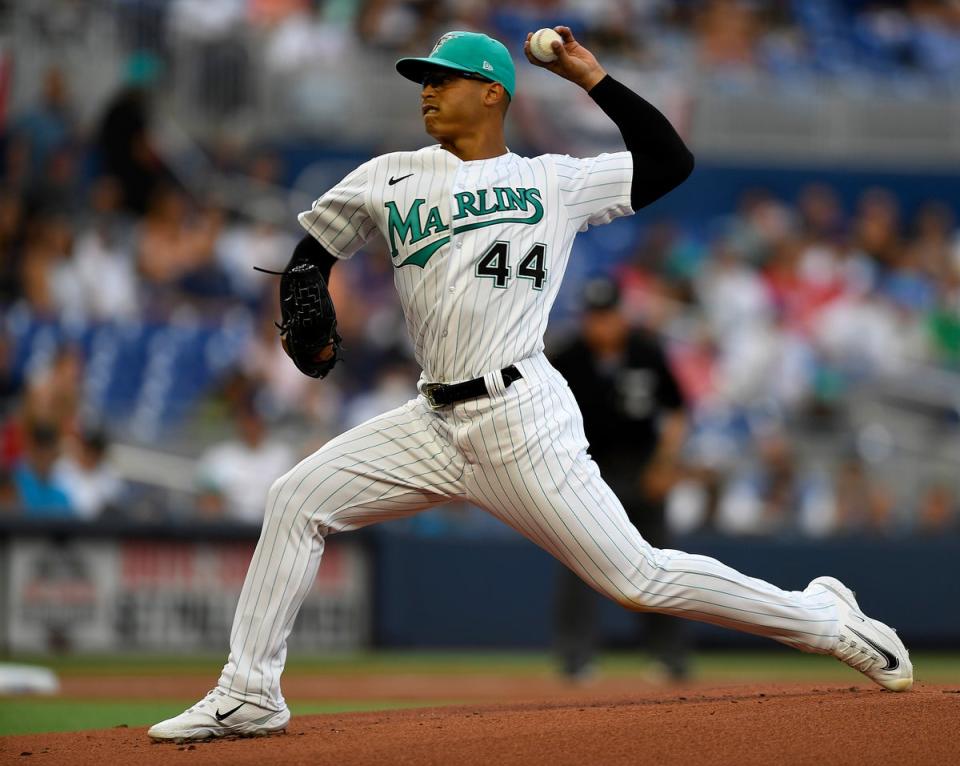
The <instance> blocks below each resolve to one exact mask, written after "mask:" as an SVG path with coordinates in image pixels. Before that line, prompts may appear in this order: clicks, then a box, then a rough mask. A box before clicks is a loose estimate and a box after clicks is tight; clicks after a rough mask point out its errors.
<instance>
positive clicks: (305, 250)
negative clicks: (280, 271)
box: [287, 234, 337, 282]
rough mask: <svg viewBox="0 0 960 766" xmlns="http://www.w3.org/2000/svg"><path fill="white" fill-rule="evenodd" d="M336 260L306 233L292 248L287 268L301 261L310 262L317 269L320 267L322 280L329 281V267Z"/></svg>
mask: <svg viewBox="0 0 960 766" xmlns="http://www.w3.org/2000/svg"><path fill="white" fill-rule="evenodd" d="M336 262H337V259H336V257H334V256H332V255H330V253H328V252H327V250H326V248H324V246H323V245H321V244H320V243H319V242H317V240H315V239H314V238H313V237H311V236H310V235H309V234H307V235H306V236H305V237H304V238H303V239H301V240H300V241H299V242H298V243H297V246H296V247H295V248H294V249H293V257H291V258H290V263H288V264H287V269H288V270H289V269H292V268H293V267H294V266H297V265H299V264H301V263H312V264H314V265H316V267H317V268H318V269H320V273H321V274H322V275H323V278H324V280H326V281H327V282H329V281H330V269H332V268H333V264H335V263H336Z"/></svg>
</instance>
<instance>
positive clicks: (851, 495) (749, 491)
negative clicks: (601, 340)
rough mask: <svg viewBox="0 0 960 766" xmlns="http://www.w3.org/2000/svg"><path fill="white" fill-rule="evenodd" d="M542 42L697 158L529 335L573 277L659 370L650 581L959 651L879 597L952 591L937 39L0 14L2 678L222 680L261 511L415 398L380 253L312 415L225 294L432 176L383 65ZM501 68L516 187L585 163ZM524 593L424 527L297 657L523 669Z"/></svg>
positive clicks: (122, 8)
mask: <svg viewBox="0 0 960 766" xmlns="http://www.w3.org/2000/svg"><path fill="white" fill-rule="evenodd" d="M560 23H564V24H569V25H570V26H571V27H572V28H573V29H574V31H575V33H576V34H577V36H578V38H579V39H580V40H581V41H582V42H583V43H584V44H585V45H586V46H587V47H588V48H590V49H591V50H593V51H594V52H595V53H596V54H597V55H598V57H599V58H600V60H601V61H602V62H603V63H604V65H605V66H606V67H607V69H609V70H610V71H611V72H612V73H613V74H614V75H615V76H616V77H618V78H619V79H622V80H623V81H624V82H626V83H628V84H629V85H630V86H631V87H633V88H634V89H636V90H637V91H638V92H639V93H641V94H643V95H644V96H645V97H647V98H648V99H649V100H651V101H653V102H654V103H655V104H657V105H658V106H659V107H660V108H661V109H663V110H664V111H665V113H666V114H667V115H668V116H669V117H670V118H671V120H672V121H673V122H674V124H675V125H677V126H678V128H679V129H680V130H681V132H682V133H683V135H684V136H685V137H686V138H687V140H688V141H689V142H690V144H691V147H692V149H693V151H694V152H695V154H696V156H697V161H698V165H697V169H696V171H695V172H694V175H693V176H692V177H691V178H690V180H689V181H687V183H686V184H684V186H682V187H681V188H680V189H678V190H677V191H675V192H674V193H672V194H671V195H669V196H668V197H667V198H665V199H663V200H661V201H659V202H657V203H656V204H654V205H653V206H651V207H650V208H648V209H646V210H644V211H642V212H641V213H640V214H639V215H637V216H635V217H633V218H631V219H628V220H621V221H618V222H617V223H615V224H613V225H611V226H608V227H603V228H599V229H594V230H591V231H589V232H587V233H586V234H583V235H581V237H580V238H579V239H578V240H577V243H576V246H575V250H574V255H573V257H572V260H571V265H570V269H569V272H568V274H567V277H566V281H565V285H564V289H563V291H562V292H561V295H560V298H559V300H558V303H557V305H556V308H555V311H554V317H553V322H552V325H551V331H550V335H549V336H548V347H549V348H551V349H552V348H557V347H559V346H560V345H562V344H563V343H564V342H565V340H566V339H567V338H569V337H570V336H571V335H573V334H575V333H576V332H577V331H578V328H579V323H580V313H581V305H580V294H581V289H582V284H583V282H584V281H585V280H586V279H587V278H588V277H592V276H596V275H600V274H604V275H608V276H612V277H613V278H614V279H616V280H617V282H618V283H619V285H620V289H621V293H622V295H623V303H622V310H623V311H624V313H625V315H626V317H627V318H628V320H629V321H630V322H631V323H632V324H633V325H636V326H638V327H643V328H646V329H648V330H651V331H653V332H654V333H656V334H657V335H658V336H659V337H660V338H661V339H662V341H663V343H664V345H665V348H666V349H667V353H668V357H669V360H670V363H671V366H672V368H673V370H674V372H675V374H676V375H677V377H678V379H679V380H680V382H681V385H682V387H683V388H684V391H685V393H686V395H687V398H688V400H689V402H690V405H689V409H688V415H689V423H690V428H689V432H688V436H687V439H686V441H685V445H684V449H683V458H682V461H683V465H682V470H681V471H680V472H679V474H678V476H679V478H678V479H676V480H675V481H672V482H671V486H670V490H669V493H668V497H667V518H668V520H669V524H670V527H671V529H672V530H673V532H674V534H675V535H677V537H676V538H675V543H674V545H675V547H682V548H687V549H691V550H698V551H699V550H703V551H704V552H711V551H717V552H722V555H723V556H725V557H727V558H729V559H730V563H733V564H737V565H739V566H740V567H742V568H743V569H745V570H746V571H747V572H749V573H751V574H757V575H759V576H764V577H767V578H769V579H772V580H774V581H777V582H781V583H782V584H783V585H785V586H787V587H802V586H803V585H805V583H806V580H805V579H803V578H806V579H809V577H812V576H815V575H816V574H820V573H826V572H830V573H834V574H841V575H842V574H844V573H847V574H848V575H849V578H850V579H851V581H853V582H855V586H856V588H857V590H858V592H860V593H861V594H862V595H863V594H865V595H866V600H865V601H864V603H865V604H869V603H870V599H871V598H873V599H876V600H877V601H879V600H881V599H884V598H886V599H888V600H890V601H897V602H898V603H900V604H907V605H908V606H909V608H910V609H911V610H915V611H916V612H917V613H920V614H921V615H922V617H920V618H918V619H915V620H912V621H911V622H909V623H908V624H907V626H906V631H905V632H909V631H910V630H911V628H910V625H913V626H914V627H913V628H912V629H913V631H914V635H913V636H908V638H915V639H918V640H921V641H924V642H928V643H941V644H942V643H949V642H951V641H954V642H955V641H956V640H957V639H958V638H960V624H958V621H957V620H958V619H960V618H953V619H951V618H950V617H949V616H944V615H943V614H942V613H941V614H940V615H939V616H937V615H936V614H934V613H933V612H932V611H931V605H932V604H935V603H936V598H934V596H933V595H932V594H931V595H930V597H929V598H926V597H925V598H918V597H917V595H916V594H915V593H914V592H913V591H912V589H911V588H912V584H913V583H915V582H917V581H918V580H919V579H925V580H926V581H928V582H934V583H936V585H935V587H937V588H941V589H943V588H947V587H949V585H950V583H951V582H952V581H953V579H954V578H955V576H956V573H957V569H956V561H957V554H958V553H960V509H958V505H960V500H958V498H960V471H958V469H960V438H958V436H960V230H958V224H957V215H958V212H960V210H958V205H960V3H957V2H956V1H955V0H953V1H952V2H935V1H933V0H928V1H923V0H915V1H913V2H866V1H865V0H804V1H803V2H801V1H800V0H796V1H795V2H763V1H761V0H754V1H753V2H750V1H748V0H633V1H632V2H630V1H626V0H619V1H618V0H579V1H576V0H539V1H537V2H532V1H530V0H513V1H512V2H510V3H506V2H479V1H478V0H410V1H403V0H326V1H324V0H97V1H90V2H79V1H71V0H30V1H29V2H27V1H26V0H23V1H22V2H13V1H10V0H8V1H7V2H3V3H0V163H2V178H0V310H2V321H0V535H2V539H3V545H2V549H0V551H2V552H0V585H2V586H3V588H2V589H3V594H2V596H0V598H2V599H3V605H4V610H3V614H4V617H3V620H2V623H0V629H2V631H3V635H2V636H0V646H6V647H7V648H14V649H17V648H23V647H24V646H30V647H32V648H40V647H47V648H51V649H69V648H74V649H77V648H98V647H99V648H103V647H108V646H118V645H120V646H127V647H130V648H137V647H140V648H145V647H146V648H148V647H154V648H156V647H157V646H161V645H169V643H170V642H171V641H174V639H173V638H170V637H171V636H181V637H182V636H184V635H190V636H193V639H189V640H187V639H184V641H185V642H186V643H184V644H183V645H185V646H189V645H196V646H206V647H209V646H210V645H211V642H217V643H216V644H215V645H221V644H223V643H225V640H226V628H225V627H224V626H225V625H226V624H227V623H228V622H229V618H230V613H231V611H232V605H233V602H234V599H235V598H236V593H237V591H238V589H239V582H240V579H239V578H240V577H242V570H243V568H244V564H243V563H242V562H243V560H244V556H248V555H249V549H250V548H249V546H250V545H252V542H251V541H252V540H255V537H256V528H257V524H258V521H259V517H260V514H261V513H262V509H261V505H262V498H263V497H264V496H265V494H266V490H267V488H268V487H269V485H270V483H271V482H272V480H273V479H274V478H275V477H276V476H278V475H279V474H280V473H282V472H283V471H285V470H286V469H287V468H288V467H289V466H290V465H292V464H293V462H295V461H296V460H297V459H299V458H300V457H302V456H303V455H305V454H308V453H309V452H311V451H312V450H313V449H316V447H318V446H319V445H320V444H322V443H323V442H324V441H326V440H327V439H328V438H330V437H331V436H333V435H335V434H337V433H339V432H341V431H342V430H344V429H346V428H348V427H350V426H351V425H354V424H356V423H359V422H361V421H362V420H365V419H366V418H368V417H370V416H372V415H374V414H377V413H379V412H381V411H383V410H386V409H388V408H390V407H392V406H396V405H397V404H399V403H401V402H403V401H405V400H406V399H407V398H409V397H410V396H412V395H413V394H414V393H415V389H414V383H415V381H416V377H417V372H418V371H417V369H416V367H415V364H414V363H413V362H412V359H411V355H410V348H409V345H408V343H407V341H406V338H405V337H404V336H403V335H402V330H401V329H400V328H402V327H403V322H402V321H400V318H399V317H400V315H399V308H398V305H397V301H396V298H395V295H394V292H393V285H392V276H393V275H392V267H391V265H390V261H389V259H388V258H387V257H386V252H385V250H384V249H383V248H382V247H380V246H378V245H375V246H372V247H370V248H368V250H367V251H366V252H363V253H361V254H360V255H359V256H358V257H356V258H354V259H353V260H351V261H350V262H349V263H345V264H342V265H341V266H340V267H338V269H337V270H336V272H335V275H334V279H333V284H332V288H333V290H334V292H335V299H336V302H337V307H338V313H339V316H340V324H341V331H342V333H343V334H344V337H345V346H346V354H347V356H346V363H345V364H343V365H341V366H340V367H338V368H337V371H336V373H334V374H333V376H332V377H331V378H329V379H327V380H325V381H323V382H322V383H316V382H314V381H311V380H308V379H307V378H305V377H303V376H301V375H300V374H299V373H298V372H297V371H296V369H295V368H294V367H293V365H292V364H290V363H289V362H288V361H287V360H286V358H285V357H284V356H283V354H282V351H281V350H280V348H279V345H278V343H277V338H276V331H275V328H274V327H273V320H274V319H275V318H276V316H277V315H278V311H277V306H276V302H275V294H276V283H275V281H274V280H273V279H271V278H268V277H266V276H264V275H262V274H259V273H256V272H254V271H253V270H252V266H253V265H260V266H263V267H266V268H274V269H277V268H282V267H283V265H284V264H285V263H286V260H287V258H288V257H289V254H290V252H291V250H292V247H293V244H294V243H295V242H296V239H297V238H298V237H299V236H300V234H299V233H298V231H297V227H296V219H295V213H296V212H297V211H299V210H302V209H305V208H306V207H308V206H309V204H310V202H311V201H312V200H313V199H314V198H315V197H317V196H319V195H320V194H321V193H322V192H323V191H324V190H325V189H326V188H328V187H329V186H330V185H331V184H332V183H334V182H335V181H336V180H338V179H339V178H340V177H342V176H343V175H344V174H345V173H346V172H348V171H349V170H351V169H352V168H353V167H355V166H356V164H358V163H359V162H361V161H363V160H365V159H366V158H368V157H369V156H371V155H373V154H377V153H380V152H383V151H387V150H395V149H400V148H414V147H418V146H422V145H424V144H426V143H428V142H429V140H430V139H429V138H428V137H427V136H425V135H424V134H423V133H422V128H421V122H420V116H419V110H418V106H417V105H418V90H417V88H416V86H414V85H412V84H410V83H408V82H406V81H404V80H402V79H401V78H400V77H399V76H398V75H396V74H395V73H394V70H393V62H394V61H395V60H396V59H397V58H398V57H400V56H402V55H407V54H411V53H413V54H424V53H425V52H427V51H429V49H430V47H431V46H432V44H433V42H434V40H435V39H436V38H437V37H438V36H439V35H440V34H441V33H442V32H443V31H446V30H449V29H458V28H459V29H476V30H481V31H485V32H488V33H490V34H492V35H494V36H496V37H498V38H499V39H501V40H503V41H504V42H505V43H506V44H507V45H508V47H509V48H510V49H511V50H512V51H513V52H514V53H515V54H519V53H520V50H521V43H522V40H523V38H524V36H525V34H526V32H527V31H532V30H535V29H537V28H539V27H541V26H545V25H555V24H560ZM518 70H519V78H518V82H519V88H518V96H517V98H516V100H515V103H514V104H513V105H512V108H511V114H510V116H511V119H510V132H509V136H508V140H509V144H510V148H511V149H512V150H513V151H515V152H518V153H521V154H538V153H542V152H561V153H570V154H575V155H587V154H591V153H596V152H598V151H602V150H609V149H616V148H618V147H619V146H620V139H619V136H618V134H617V131H616V129H615V128H614V126H613V125H612V124H611V123H610V122H609V121H608V120H607V119H606V118H605V117H604V116H603V115H602V114H601V113H600V112H599V111H598V110H597V109H596V108H594V107H593V106H592V103H591V102H590V100H589V97H587V96H586V95H585V94H583V93H580V92H579V91H577V90H576V89H575V88H573V86H571V85H570V84H569V83H566V82H564V81H561V80H559V79H558V78H556V77H554V76H553V75H550V74H549V73H546V72H544V71H541V70H535V69H533V68H532V67H530V66H529V65H528V64H527V63H526V62H525V61H523V60H522V56H521V57H520V59H519V60H518ZM159 541H165V542H163V543H162V544H161V542H159ZM238 546H239V547H238ZM245 546H246V547H245ZM457 546H459V548H458V547H457ZM456 550H460V551H461V552H463V553H464V555H461V556H459V557H458V556H451V553H450V551H456ZM158 551H159V553H157V552H158ZM771 551H775V552H776V554H777V555H776V556H773V557H771V555H770V552H771ZM413 552H415V553H416V555H413ZM466 552H469V555H466ZM503 561H509V562H510V567H509V568H504V567H501V566H500V565H499V563H498V562H503ZM238 562H241V563H238ZM851 562H857V565H856V566H853V565H852V564H851ZM878 562H887V563H888V564H890V562H896V564H895V565H890V566H878ZM327 566H328V564H325V565H324V567H327ZM551 566H552V564H551V563H550V562H549V561H547V560H546V557H545V556H543V555H542V554H540V552H539V551H536V550H534V549H533V548H532V547H531V546H530V545H529V544H527V543H525V542H523V541H522V540H519V539H517V538H515V537H514V536H513V533H511V532H509V531H508V530H505V529H504V528H502V527H501V526H500V525H499V524H498V523H497V522H495V521H493V520H492V519H490V518H489V517H487V516H486V515H485V514H483V513H482V512H480V511H479V510H477V509H474V508H466V507H449V508H445V509H441V510H438V511H435V512H430V513H427V514H423V515H421V516H419V517H416V518H414V519H411V520H409V521H405V522H402V523H394V524H391V525H386V526H384V527H383V528H378V529H375V530H371V531H370V533H369V534H366V535H363V536H357V538H356V542H355V543H345V547H344V549H343V555H342V567H341V568H340V569H338V570H336V573H334V574H333V575H327V576H328V580H326V581H324V580H323V578H324V576H325V575H324V569H322V570H321V578H320V580H318V585H317V589H316V599H317V600H316V604H317V607H316V609H315V610H314V611H313V612H312V613H311V614H313V618H304V620H303V621H302V622H303V623H309V624H308V625H306V626H304V625H301V628H299V629H298V630H301V631H303V634H302V635H303V636H304V637H306V638H305V639H304V645H305V646H311V647H343V646H362V645H368V644H369V643H371V642H374V643H378V644H381V645H405V646H415V645H423V644H428V643H433V644H445V645H471V644H473V645H477V644H483V645H509V644H519V645H531V644H537V643H542V642H545V641H546V628H545V627H544V626H546V625H547V624H548V616H547V615H548V612H549V606H550V605H549V601H550V579H551V578H550V572H551V571H552V570H551V569H550V567H551ZM144 567H146V570H144ZM330 567H331V571H333V565H330ZM144 571H147V572H148V574H147V575H144V574H143V572H144ZM505 572H508V573H509V577H507V576H505V574H504V573H505ZM238 573H239V574H238ZM511 583H514V584H515V583H523V587H515V588H511V587H510V586H511ZM494 593H495V594H496V595H495V596H494V595H492V594H494ZM131 594H132V595H131ZM137 594H139V595H137ZM144 594H146V595H144ZM466 594H473V595H472V596H471V597H469V598H467V597H466ZM947 597H948V598H949V596H947ZM875 603H876V601H875ZM940 603H943V602H942V601H940ZM224 604H227V605H228V606H226V607H224ZM441 605H442V608H441ZM481 605H482V606H481ZM70 609H73V611H70ZM151 614H153V615H156V614H163V615H164V617H163V618H162V620H161V621H162V626H160V625H159V623H158V624H156V625H153V624H151V623H149V622H144V620H149V616H150V615H151ZM136 615H140V617H137V616H136ZM483 615H488V616H489V619H486V620H484V619H475V618H477V617H478V616H483ZM508 615H509V616H510V617H509V619H508V617H507V616H508ZM157 619H160V618H157ZM618 619H620V618H619V617H617V616H616V615H614V614H613V612H610V613H608V614H606V617H605V620H606V622H605V631H606V636H607V638H608V640H617V637H618V636H621V635H622V633H623V631H622V624H620V627H618V624H619V623H617V620H618ZM137 620H140V622H137ZM311 620H312V622H311ZM131 625H140V626H141V627H139V628H137V627H131ZM310 625H313V628H311V627H310ZM84 626H85V627H84ZM484 626H486V627H484ZM538 626H539V627H538ZM468 627H469V629H467V628H468ZM708 638H709V635H708ZM715 638H716V637H715ZM727 638H728V639H729V638H730V636H729V635H727ZM717 640H719V638H718V639H717ZM191 641H192V643H191Z"/></svg>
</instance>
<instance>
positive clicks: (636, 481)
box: [551, 278, 688, 680]
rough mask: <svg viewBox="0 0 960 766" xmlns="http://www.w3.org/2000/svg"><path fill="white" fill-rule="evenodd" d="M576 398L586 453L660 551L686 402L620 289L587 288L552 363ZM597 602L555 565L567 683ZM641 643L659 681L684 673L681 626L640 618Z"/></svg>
mask: <svg viewBox="0 0 960 766" xmlns="http://www.w3.org/2000/svg"><path fill="white" fill-rule="evenodd" d="M551 361H552V362H553V365H554V366H555V367H556V368H557V369H558V370H559V371H560V372H561V373H562V374H563V376H564V378H566V380H567V382H568V383H569V384H570V388H571V390H572V391H573V393H574V396H576V398H577V402H578V404H579V405H580V410H581V412H582V413H583V424H584V430H585V431H586V436H587V441H588V442H589V443H590V453H591V455H592V456H593V459H594V460H595V461H596V463H597V465H598V466H599V467H600V473H601V474H602V476H603V478H604V480H605V481H606V482H607V483H608V484H609V485H610V487H611V488H612V489H613V491H614V492H615V493H616V495H617V497H619V498H620V500H621V501H622V502H623V506H624V508H625V509H626V511H627V516H628V517H629V518H630V521H631V522H632V523H633V524H634V526H636V527H637V529H638V530H639V531H640V533H641V534H642V535H643V537H644V539H646V540H647V541H649V542H650V543H651V544H652V545H655V546H657V547H659V548H663V547H666V546H665V543H666V542H667V530H666V523H665V520H664V498H665V496H666V494H667V492H668V491H669V489H670V487H671V486H672V484H673V483H674V481H675V479H676V475H677V472H678V470H679V453H680V448H681V445H682V442H683V438H684V435H685V432H686V414H685V411H684V407H685V401H684V397H683V393H682V391H681V390H680V387H679V385H678V384H677V381H676V379H675V378H674V376H673V373H672V372H671V370H670V366H669V364H668V362H667V359H666V356H665V354H664V352H663V349H662V348H661V345H660V343H659V341H658V339H657V338H656V337H655V336H654V335H653V334H652V333H650V332H647V331H645V330H639V329H634V328H631V327H630V326H629V325H628V323H627V320H626V319H625V318H624V316H623V314H622V313H621V311H620V309H619V290H618V289H617V285H616V283H615V282H613V281H612V280H609V279H606V278H603V279H595V280H592V281H590V282H588V283H587V285H586V288H585V291H584V315H583V323H582V328H581V332H580V334H579V336H578V337H576V338H575V339H574V340H573V342H572V343H570V344H569V345H568V346H566V347H565V348H563V349H562V350H560V351H559V352H558V353H557V354H555V355H553V356H552V358H551ZM597 599H598V596H597V594H596V593H594V592H593V591H592V590H590V588H589V587H587V586H586V585H585V584H584V583H583V582H582V581H581V580H580V579H579V578H577V576H576V575H574V574H573V573H572V572H570V570H568V569H566V568H561V570H560V574H559V577H558V583H557V591H556V603H555V614H554V630H555V637H556V647H557V650H558V653H559V657H560V662H561V670H562V672H563V674H564V675H565V676H567V677H569V678H571V679H572V680H576V679H580V678H583V677H585V676H587V675H588V674H589V673H590V672H591V670H592V661H593V655H594V644H595V638H594V633H595V622H596V611H597ZM641 619H644V621H645V622H646V629H647V643H648V645H649V648H650V650H651V651H652V653H653V654H654V656H655V658H656V660H657V661H658V663H660V665H661V666H662V670H663V671H664V672H665V673H666V675H667V676H668V677H669V678H671V679H674V680H682V679H683V678H685V677H686V676H687V673H688V660H687V655H688V651H687V647H686V641H685V640H684V639H685V636H684V635H683V634H682V630H683V626H682V624H681V623H680V621H679V620H677V618H675V617H669V616H667V615H663V614H655V613H649V614H643V613H641Z"/></svg>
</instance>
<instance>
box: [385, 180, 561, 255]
mask: <svg viewBox="0 0 960 766" xmlns="http://www.w3.org/2000/svg"><path fill="white" fill-rule="evenodd" d="M454 200H455V202H456V207H457V212H456V215H454V216H453V220H452V221H451V222H449V223H448V222H446V221H444V220H443V215H442V213H441V212H440V207H439V206H436V205H435V206H434V207H432V208H430V210H429V211H428V212H427V214H426V218H424V217H423V215H422V209H423V206H424V205H425V204H426V202H427V201H426V200H425V199H423V198H421V197H418V198H417V199H415V200H414V201H413V202H412V203H411V204H410V207H409V208H408V209H407V212H406V214H403V213H401V212H400V208H398V207H397V203H396V202H394V201H392V200H391V201H389V202H386V203H385V204H384V207H385V208H386V210H387V233H388V239H389V240H390V255H391V257H393V258H397V257H398V256H399V255H400V248H401V247H403V246H409V245H415V244H417V243H418V242H421V241H422V240H425V239H429V238H431V237H434V236H435V235H438V234H444V236H442V237H437V238H436V239H433V241H431V242H429V243H427V244H424V245H423V246H421V247H419V248H417V249H415V250H413V251H412V252H408V255H407V257H406V258H404V259H403V261H401V262H400V263H397V264H395V265H396V267H397V268H398V269H399V268H401V267H403V266H419V267H420V268H421V269H422V268H423V267H424V266H426V264H427V261H429V260H430V258H431V257H432V256H433V254H434V253H435V252H437V250H439V249H440V248H441V247H443V246H444V245H445V244H447V243H448V242H449V241H450V237H451V236H452V235H454V234H461V233H463V232H465V231H471V230H473V229H481V228H483V227H485V226H496V225H497V224H502V223H519V224H526V225H528V226H533V225H534V224H537V223H539V222H540V220H541V219H542V218H543V201H542V195H541V193H540V190H539V189H536V188H532V187H520V188H509V187H494V188H493V189H477V190H476V191H474V192H458V193H457V194H455V195H454ZM513 211H516V212H518V213H524V215H502V216H497V217H495V218H487V216H489V215H492V214H493V213H508V212H513ZM479 217H483V218H484V220H470V219H476V218H479ZM464 219H467V220H465V221H464ZM458 221H463V223H457V222H458ZM451 224H452V225H451Z"/></svg>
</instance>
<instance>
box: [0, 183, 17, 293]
mask: <svg viewBox="0 0 960 766" xmlns="http://www.w3.org/2000/svg"><path fill="white" fill-rule="evenodd" d="M22 236H23V202H22V201H21V199H20V195H19V194H17V193H16V192H14V191H12V190H10V189H6V188H0V306H6V305H9V304H10V303H12V302H13V301H14V300H18V299H20V298H21V297H22V295H23V291H22V287H21V285H20V269H21V266H20V245H21V238H22Z"/></svg>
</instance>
